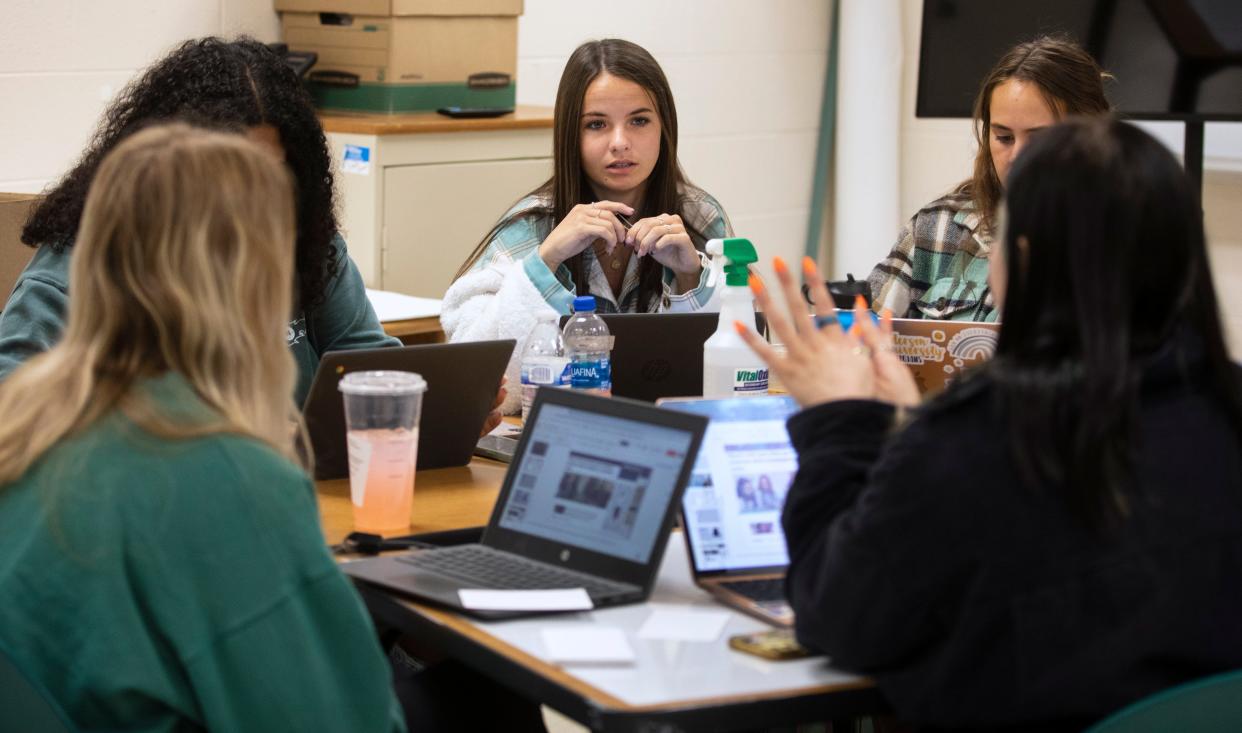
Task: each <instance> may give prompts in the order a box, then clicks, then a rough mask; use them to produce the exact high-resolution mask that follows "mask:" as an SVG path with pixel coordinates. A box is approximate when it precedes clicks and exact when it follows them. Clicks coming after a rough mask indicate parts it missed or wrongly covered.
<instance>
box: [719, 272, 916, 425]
mask: <svg viewBox="0 0 1242 733" xmlns="http://www.w3.org/2000/svg"><path fill="white" fill-rule="evenodd" d="M772 268H773V269H774V270H775V271H776V280H777V283H778V286H779V289H780V291H781V293H782V294H783V296H784V300H785V304H786V306H787V307H788V311H789V314H790V315H788V316H787V315H785V314H784V313H782V312H781V309H780V308H778V307H777V305H776V303H775V301H774V300H773V298H772V296H771V295H769V293H768V290H767V288H766V287H765V286H764V283H763V280H762V279H760V278H759V276H758V275H751V277H750V288H751V291H752V292H754V294H755V301H756V302H757V303H758V304H759V306H760V307H761V308H762V309H763V312H764V315H765V316H767V321H768V326H769V327H770V328H771V329H772V330H773V332H775V333H776V335H777V337H778V338H780V340H781V341H782V342H783V343H784V344H785V351H784V353H781V352H780V351H778V350H777V349H775V348H773V347H772V346H771V345H770V344H768V343H767V342H766V341H764V340H763V339H762V338H760V337H759V336H758V335H757V334H755V333H754V332H753V331H751V330H750V329H747V328H745V327H744V326H743V325H742V324H741V323H737V324H735V327H736V328H737V331H738V333H739V334H741V336H742V338H743V339H744V340H745V341H746V343H747V344H748V345H749V346H750V348H751V349H753V350H754V351H755V353H756V354H758V355H759V357H760V358H762V359H763V360H764V361H765V362H766V363H767V365H768V368H769V369H771V370H772V372H773V373H774V374H775V375H776V376H777V377H778V378H779V379H780V380H781V382H782V383H783V384H784V385H785V388H786V389H787V390H789V394H790V395H792V396H793V398H794V399H795V400H797V401H798V404H800V405H802V406H803V407H811V406H813V405H819V404H823V403H825V402H834V401H837V400H879V401H881V402H889V403H892V404H894V405H897V406H899V407H913V406H914V405H917V404H918V402H919V390H918V387H917V385H915V383H914V377H913V376H911V374H910V369H909V368H908V367H906V365H905V364H903V363H902V362H901V359H900V358H898V356H897V354H896V353H895V352H894V351H893V322H892V314H891V313H889V312H888V311H885V313H884V317H883V318H882V320H881V322H880V325H879V326H878V327H877V326H876V325H875V324H874V323H872V321H871V313H870V311H869V310H868V309H867V306H866V303H865V301H863V299H862V298H861V297H859V298H858V300H857V302H855V304H854V325H853V326H852V327H851V328H850V331H849V333H846V332H845V331H844V330H842V329H841V328H840V326H839V325H838V324H837V323H836V310H835V308H834V306H833V301H832V297H831V296H830V295H829V294H828V289H827V288H826V287H825V286H824V281H823V278H821V277H820V276H819V269H818V268H817V267H816V266H815V262H814V261H813V260H811V258H809V257H807V258H805V259H803V261H802V272H803V276H804V277H805V279H806V282H807V284H808V286H809V287H810V291H811V297H812V300H813V301H814V303H815V314H816V315H817V316H819V317H820V318H819V321H820V322H823V324H824V325H823V327H818V326H817V325H816V321H815V320H812V319H811V318H809V317H807V315H806V305H805V303H804V301H803V300H802V294H801V293H800V292H799V291H798V286H797V285H796V284H795V283H794V280H793V278H792V277H791V276H790V273H789V268H788V267H787V266H786V265H785V262H784V260H782V259H781V258H779V257H777V258H775V259H774V260H773V262H772Z"/></svg>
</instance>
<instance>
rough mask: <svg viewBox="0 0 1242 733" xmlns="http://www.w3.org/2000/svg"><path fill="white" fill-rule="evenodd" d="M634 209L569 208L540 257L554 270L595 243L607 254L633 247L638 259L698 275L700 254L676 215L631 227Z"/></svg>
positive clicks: (605, 205) (612, 205)
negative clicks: (598, 243)
mask: <svg viewBox="0 0 1242 733" xmlns="http://www.w3.org/2000/svg"><path fill="white" fill-rule="evenodd" d="M633 215H634V209H633V208H632V207H630V206H626V205H625V204H621V203H617V202H615V201H596V202H595V203H593V204H578V205H577V206H575V207H574V208H572V209H570V211H569V214H568V215H566V216H565V218H564V219H562V220H561V222H560V223H559V224H557V225H556V228H555V229H553V230H552V232H551V233H550V234H549V235H548V237H547V239H545V240H544V241H543V244H541V245H540V246H539V256H540V257H541V258H542V259H543V261H544V262H545V263H546V264H547V265H548V268H549V269H552V270H555V269H556V268H557V267H558V266H559V265H560V264H561V263H562V262H564V261H565V260H567V259H569V258H570V257H573V256H574V255H576V254H578V253H579V252H581V251H583V250H584V249H586V248H587V247H590V246H591V245H593V244H594V243H595V242H596V241H600V242H603V245H604V253H605V254H612V251H613V249H614V248H615V247H617V246H620V245H624V246H627V247H631V248H632V249H633V250H634V253H635V254H637V255H638V256H639V257H645V256H647V255H651V256H652V257H653V258H655V261H656V262H659V263H660V264H661V265H664V266H665V267H667V268H669V269H670V270H672V271H673V272H674V273H677V274H679V275H689V274H694V273H698V272H699V270H700V264H699V255H698V251H697V250H695V248H694V242H693V241H691V239H690V234H689V232H687V231H686V226H685V223H684V222H682V220H681V217H680V216H678V215H677V214H660V215H659V216H651V217H647V218H645V219H639V220H638V221H636V222H634V223H633V224H630V223H629V221H628V220H627V219H626V218H625V217H629V216H633Z"/></svg>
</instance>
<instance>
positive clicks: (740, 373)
mask: <svg viewBox="0 0 1242 733" xmlns="http://www.w3.org/2000/svg"><path fill="white" fill-rule="evenodd" d="M733 391H734V393H742V394H745V393H747V392H767V391H768V370H767V369H734V370H733Z"/></svg>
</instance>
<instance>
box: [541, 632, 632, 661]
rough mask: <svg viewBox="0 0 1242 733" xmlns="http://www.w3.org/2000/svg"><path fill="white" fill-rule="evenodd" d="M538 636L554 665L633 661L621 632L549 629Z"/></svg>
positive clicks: (627, 642)
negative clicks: (540, 637)
mask: <svg viewBox="0 0 1242 733" xmlns="http://www.w3.org/2000/svg"><path fill="white" fill-rule="evenodd" d="M539 633H540V636H542V637H543V648H544V651H545V652H546V653H547V658H548V659H549V660H550V661H553V662H556V663H558V664H633V663H634V660H635V657H634V649H633V648H632V647H630V642H629V640H628V639H626V638H625V632H624V631H622V630H621V629H618V628H616V627H612V626H595V625H587V624H580V625H575V626H568V627H566V626H552V627H548V628H546V629H542V630H541V631H540V632H539Z"/></svg>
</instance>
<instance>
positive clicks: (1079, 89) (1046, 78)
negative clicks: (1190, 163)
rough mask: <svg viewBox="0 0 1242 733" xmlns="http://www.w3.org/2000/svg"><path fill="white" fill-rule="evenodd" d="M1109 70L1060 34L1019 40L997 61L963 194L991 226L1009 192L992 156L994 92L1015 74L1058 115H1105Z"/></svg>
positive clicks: (983, 91)
mask: <svg viewBox="0 0 1242 733" xmlns="http://www.w3.org/2000/svg"><path fill="white" fill-rule="evenodd" d="M1106 78H1110V77H1109V75H1108V74H1106V73H1105V72H1103V71H1102V70H1101V69H1100V67H1099V65H1098V64H1097V63H1096V62H1095V59H1094V58H1092V57H1091V54H1089V53H1087V52H1086V51H1084V50H1083V49H1082V47H1081V46H1079V45H1078V44H1077V43H1075V42H1074V41H1072V40H1070V39H1068V38H1063V37H1060V36H1041V37H1039V38H1036V39H1035V40H1033V41H1027V42H1026V43H1019V44H1018V45H1016V46H1014V47H1013V48H1011V49H1009V51H1008V52H1006V53H1005V55H1004V56H1002V57H1001V58H1000V60H999V61H997V62H996V65H995V66H993V67H992V70H991V71H989V72H988V75H987V76H985V77H984V78H983V84H982V85H981V86H980V87H979V96H977V97H975V110H974V123H975V124H974V127H975V141H976V142H977V143H978V150H977V152H976V153H975V169H974V174H973V175H972V176H971V177H970V179H968V180H966V181H964V182H963V183H962V184H961V185H960V186H958V188H957V191H958V193H965V194H967V195H969V196H970V197H971V198H972V199H973V200H974V202H975V210H976V211H978V212H979V217H980V219H981V220H982V222H983V226H984V229H985V230H991V229H992V225H993V223H994V222H993V217H994V216H995V214H996V207H997V205H998V204H999V203H1000V200H1001V196H1002V194H1003V193H1004V190H1005V187H1004V182H1003V181H1001V180H1000V179H999V178H997V176H996V165H995V163H994V162H993V161H992V147H991V145H989V144H988V137H989V136H990V135H991V134H992V92H993V91H995V90H996V87H998V86H1000V85H1001V84H1004V83H1005V82H1007V81H1010V80H1011V79H1016V80H1018V81H1023V82H1028V83H1031V84H1034V85H1035V86H1036V87H1037V88H1038V89H1039V91H1040V93H1041V94H1042V95H1043V97H1044V102H1045V103H1046V104H1047V105H1048V107H1049V108H1050V109H1051V110H1052V111H1053V113H1054V114H1055V115H1056V116H1057V119H1062V118H1065V117H1071V116H1077V115H1099V114H1105V113H1107V112H1108V111H1109V110H1110V109H1111V107H1110V106H1109V103H1108V98H1107V97H1105V96H1104V79H1106Z"/></svg>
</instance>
